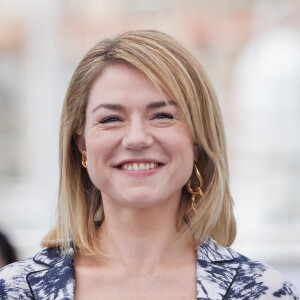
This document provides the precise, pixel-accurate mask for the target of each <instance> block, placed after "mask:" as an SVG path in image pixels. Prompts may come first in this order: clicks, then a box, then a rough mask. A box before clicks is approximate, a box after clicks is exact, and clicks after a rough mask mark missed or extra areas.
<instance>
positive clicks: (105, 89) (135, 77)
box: [89, 63, 175, 106]
mask: <svg viewBox="0 0 300 300" xmlns="http://www.w3.org/2000/svg"><path fill="white" fill-rule="evenodd" d="M154 100H155V101H158V100H160V101H166V102H168V101H170V100H173V101H174V100H175V99H171V97H170V96H169V95H168V94H166V93H164V92H161V91H160V90H158V89H157V88H156V86H155V85H154V84H153V82H152V81H151V80H150V79H149V78H148V77H147V76H146V75H145V74H144V73H143V72H141V71H140V70H138V69H137V68H135V67H133V66H130V65H127V64H125V63H118V64H112V65H109V66H107V67H106V68H105V69H104V70H103V71H102V73H101V74H100V76H99V77H98V78H97V79H96V81H95V82H94V84H93V86H92V88H91V91H90V95H89V106H90V105H96V104H99V103H101V102H103V101H104V102H106V103H114V102H117V103H120V104H130V103H132V104H134V105H138V104H143V103H147V102H149V101H154Z"/></svg>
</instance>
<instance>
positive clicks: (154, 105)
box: [92, 100, 177, 112]
mask: <svg viewBox="0 0 300 300" xmlns="http://www.w3.org/2000/svg"><path fill="white" fill-rule="evenodd" d="M167 105H175V106H177V104H176V102H175V101H174V100H167V101H156V102H151V103H149V104H148V105H147V107H146V109H147V110H151V109H156V108H161V107H165V106H167ZM100 108H105V109H109V110H113V111H121V112H122V111H125V107H124V106H123V105H121V104H111V103H103V104H99V105H97V106H96V107H95V108H94V109H93V110H92V112H95V111H96V110H98V109H100Z"/></svg>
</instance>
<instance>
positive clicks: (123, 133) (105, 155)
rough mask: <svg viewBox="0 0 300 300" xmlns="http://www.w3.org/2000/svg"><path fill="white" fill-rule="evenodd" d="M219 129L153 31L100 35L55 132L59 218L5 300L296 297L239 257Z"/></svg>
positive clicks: (198, 77)
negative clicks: (57, 135)
mask: <svg viewBox="0 0 300 300" xmlns="http://www.w3.org/2000/svg"><path fill="white" fill-rule="evenodd" d="M235 230H236V229H235V220H234V216H233V211H232V198H231V195H230V190H229V186H228V166H227V157H226V148H225V137H224V132H223V126H222V118H221V114H220V111H219V106H218V102H217V99H216V96H215V94H214V91H213V88H212V87H211V85H210V83H209V80H208V79H207V77H206V75H205V72H204V70H203V69H202V67H201V65H200V64H199V62H198V61H197V60H196V59H195V58H194V57H193V56H192V55H191V54H190V53H189V52H188V51H187V50H186V49H185V48H184V47H182V46H181V45H180V44H179V43H178V42H177V41H175V40H174V39H173V38H171V37H170V36H168V35H166V34H163V33H160V32H157V31H133V32H126V33H124V34H122V35H120V36H118V37H116V38H114V39H111V40H103V41H101V42H100V43H99V44H97V45H96V46H95V47H94V48H92V49H91V50H90V51H89V52H88V53H87V55H86V56H85V57H84V58H83V60H82V61H81V62H80V64H79V66H78V67H77V69H76V71H75V73H74V75H73V77H72V80H71V83H70V85H69V89H68V91H67V95H66V98H65V102H64V106H63V112H62V119H61V131H60V193H59V203H58V219H57V223H56V225H55V227H54V228H53V229H52V230H51V232H50V233H49V234H48V235H47V236H46V237H45V238H44V240H43V242H42V245H43V247H45V249H44V250H43V251H41V252H40V253H38V254H37V255H36V256H35V257H34V258H33V259H29V260H25V261H23V262H19V263H16V264H13V265H10V266H8V267H6V268H5V269H3V270H2V272H1V273H0V278H1V279H0V296H1V299H73V298H75V299H166V300H168V299H270V298H282V299H298V298H297V296H296V291H295V290H294V288H293V286H292V285H291V284H290V283H288V282H286V281H285V280H284V279H283V277H282V276H281V274H280V273H279V272H277V271H275V270H274V269H272V268H270V267H267V266H265V265H264V264H262V263H259V262H254V261H251V260H249V259H248V258H245V257H244V256H242V255H240V254H238V253H236V252H235V251H233V250H232V249H230V248H226V247H225V246H229V245H230V244H231V243H232V242H233V240H234V238H235Z"/></svg>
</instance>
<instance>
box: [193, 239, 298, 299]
mask: <svg viewBox="0 0 300 300" xmlns="http://www.w3.org/2000/svg"><path fill="white" fill-rule="evenodd" d="M208 262H209V263H208ZM206 264H207V267H206V268H207V269H208V270H209V272H210V273H209V272H207V273H209V274H210V275H209V276H212V277H214V276H215V278H217V277H218V278H220V274H219V275H211V273H212V272H217V273H218V272H219V273H222V276H223V278H222V280H221V281H222V284H221V283H220V285H219V286H222V285H223V286H224V282H225V281H227V283H228V285H227V287H226V288H225V287H224V293H225V294H226V295H227V297H228V298H226V299H276V298H280V299H299V298H298V295H297V291H296V290H295V288H294V286H293V285H292V284H291V283H290V282H288V281H287V280H286V279H285V278H284V276H283V275H282V274H281V273H280V272H279V271H278V270H276V269H274V268H273V267H271V266H268V265H267V264H264V263H262V262H259V261H255V260H252V259H250V258H248V257H245V256H244V255H242V254H240V253H238V252H236V251H235V250H233V249H232V248H228V247H223V246H221V245H219V244H218V243H217V242H216V241H214V240H213V239H210V238H208V239H207V240H206V241H205V242H204V243H203V245H202V246H201V247H199V249H198V265H200V266H201V265H202V268H203V267H204V268H205V266H206ZM199 272H200V273H201V272H202V273H203V271H199ZM205 276H207V275H205ZM215 278H214V281H215Z"/></svg>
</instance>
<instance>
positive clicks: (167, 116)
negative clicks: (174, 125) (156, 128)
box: [153, 113, 174, 119]
mask: <svg viewBox="0 0 300 300" xmlns="http://www.w3.org/2000/svg"><path fill="white" fill-rule="evenodd" d="M153 119H174V116H173V115H172V114H170V113H157V114H156V115H155V116H154V118H153Z"/></svg>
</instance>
